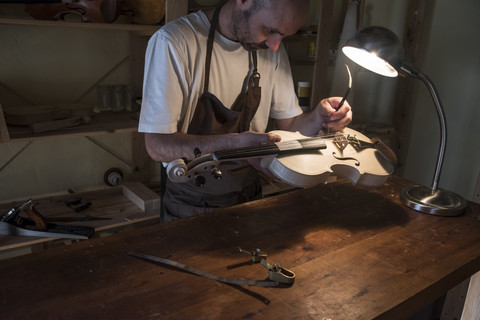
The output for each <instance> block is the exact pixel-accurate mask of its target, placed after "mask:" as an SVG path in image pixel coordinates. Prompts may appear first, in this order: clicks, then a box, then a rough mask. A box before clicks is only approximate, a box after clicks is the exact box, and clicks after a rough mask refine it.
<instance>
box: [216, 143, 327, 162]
mask: <svg viewBox="0 0 480 320" xmlns="http://www.w3.org/2000/svg"><path fill="white" fill-rule="evenodd" d="M326 148H327V145H326V143H325V140H323V139H322V138H305V139H299V140H289V141H281V142H276V143H268V144H264V145H259V146H253V147H243V148H235V149H228V150H222V151H216V152H214V153H213V156H214V158H215V159H216V160H219V161H225V160H237V159H248V158H259V157H264V156H270V155H273V156H278V155H285V154H295V153H301V152H308V151H312V150H319V149H326Z"/></svg>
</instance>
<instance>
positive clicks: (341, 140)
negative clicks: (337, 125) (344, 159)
mask: <svg viewBox="0 0 480 320" xmlns="http://www.w3.org/2000/svg"><path fill="white" fill-rule="evenodd" d="M333 143H334V144H335V145H336V146H337V148H338V149H340V151H343V150H345V148H346V147H347V146H348V139H347V138H346V137H345V136H344V135H343V134H341V133H340V132H337V133H335V136H334V137H333Z"/></svg>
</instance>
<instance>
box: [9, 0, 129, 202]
mask: <svg viewBox="0 0 480 320" xmlns="http://www.w3.org/2000/svg"><path fill="white" fill-rule="evenodd" d="M11 8H12V7H11V6H8V5H4V4H2V5H0V14H2V16H5V15H4V14H6V15H7V17H8V16H9V15H10V16H14V15H15V14H19V15H21V14H24V13H23V9H22V10H21V11H20V12H18V10H17V11H16V12H15V11H14V10H12V9H11ZM2 10H4V12H1V11H2ZM5 11H7V12H5ZM0 43H1V50H0V103H1V105H2V106H3V107H4V108H7V107H21V106H28V105H47V104H59V103H71V102H84V103H90V104H95V103H96V87H95V86H94V85H95V83H96V82H97V81H99V80H100V79H102V78H103V77H104V76H105V75H107V76H106V77H105V78H104V79H103V80H102V81H101V84H127V83H128V81H129V68H130V67H129V63H128V45H129V41H128V32H122V31H120V32H119V31H104V30H96V29H88V30H86V29H77V28H50V27H32V26H13V25H1V28H0ZM122 61H123V62H122ZM115 66H117V67H116V68H115ZM92 86H93V87H92ZM95 139H98V140H99V141H100V142H101V143H102V144H104V145H106V146H108V148H110V149H112V150H113V151H115V153H117V154H120V155H122V158H124V159H127V160H130V159H131V134H111V135H102V136H95ZM24 147H26V148H25V150H24V151H23V152H21V153H19V151H20V150H21V149H23V148H24ZM17 155H18V156H17ZM15 156H16V157H15ZM12 159H13V160H12ZM111 167H118V168H120V169H121V170H122V171H123V173H124V175H125V178H126V179H128V177H129V175H130V172H131V168H130V166H129V165H127V164H125V163H124V162H123V161H121V160H119V159H118V158H116V157H115V156H112V154H110V153H108V152H106V151H105V150H104V149H101V148H100V147H99V146H98V145H96V144H94V143H92V142H91V141H89V140H87V139H86V138H85V137H69V138H67V137H64V138H62V137H59V138H49V139H43V140H35V141H33V143H31V144H29V142H9V143H3V144H0V201H2V202H3V201H7V200H8V201H9V200H13V199H25V198H28V197H31V196H36V195H43V194H50V193H65V192H66V191H67V190H68V189H73V190H76V191H79V190H84V189H87V188H91V187H106V185H105V183H104V182H103V175H104V172H105V171H106V170H107V169H109V168H111Z"/></svg>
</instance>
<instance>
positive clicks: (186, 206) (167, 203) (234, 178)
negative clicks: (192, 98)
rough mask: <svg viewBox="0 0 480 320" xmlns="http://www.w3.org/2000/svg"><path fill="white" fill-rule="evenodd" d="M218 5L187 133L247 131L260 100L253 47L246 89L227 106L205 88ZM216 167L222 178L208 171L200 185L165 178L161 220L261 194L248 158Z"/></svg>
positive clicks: (218, 9)
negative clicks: (251, 70) (251, 68)
mask: <svg viewBox="0 0 480 320" xmlns="http://www.w3.org/2000/svg"><path fill="white" fill-rule="evenodd" d="M220 9H221V6H219V7H218V8H217V9H216V10H215V13H214V16H213V18H212V22H211V26H210V31H209V36H208V41H207V55H206V60H205V80H204V92H203V93H202V95H201V96H200V98H199V100H198V102H197V105H196V109H195V112H194V115H193V118H192V121H191V123H190V124H189V127H188V130H187V133H188V134H192V135H215V134H225V133H239V132H244V131H248V130H249V129H250V122H251V121H252V119H253V116H254V115H255V113H256V111H257V109H258V106H259V104H260V99H261V88H260V86H259V81H260V75H259V74H258V72H257V53H256V51H252V52H251V53H252V54H251V57H252V62H253V66H254V69H253V72H252V73H251V75H250V76H248V75H247V77H248V80H247V84H246V85H247V90H246V91H242V92H241V93H240V94H239V95H238V97H237V99H236V100H235V102H234V104H233V105H232V107H231V108H230V109H229V108H226V107H225V106H224V105H223V103H222V102H221V101H220V100H219V99H218V98H217V97H216V96H215V95H213V94H212V93H210V92H209V91H208V83H209V76H210V61H211V55H212V49H213V43H214V38H215V30H216V26H217V23H218V16H219V13H220ZM200 151H201V150H200ZM218 168H219V169H220V170H221V172H222V179H219V180H217V179H215V178H214V177H213V176H211V175H205V176H204V177H205V179H206V182H205V184H204V185H202V186H196V185H195V183H194V182H193V181H192V182H186V183H173V182H171V181H170V180H168V179H166V190H165V194H164V197H163V205H164V217H163V218H164V221H170V220H175V219H177V218H185V217H188V216H192V215H196V214H200V213H204V212H208V211H212V210H214V209H215V208H221V207H227V206H231V205H235V204H239V203H243V202H247V201H250V200H254V199H258V198H260V197H261V183H260V179H259V176H258V172H257V171H256V170H255V169H254V168H253V167H252V166H251V165H250V164H249V163H248V162H247V161H225V162H222V163H220V165H219V167H218Z"/></svg>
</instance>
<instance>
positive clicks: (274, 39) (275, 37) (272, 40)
mask: <svg viewBox="0 0 480 320" xmlns="http://www.w3.org/2000/svg"><path fill="white" fill-rule="evenodd" d="M281 42H282V36H281V35H279V34H272V35H271V36H270V37H268V39H267V41H265V44H266V45H267V47H268V48H269V49H270V50H272V51H277V50H278V48H279V47H280V43H281Z"/></svg>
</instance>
